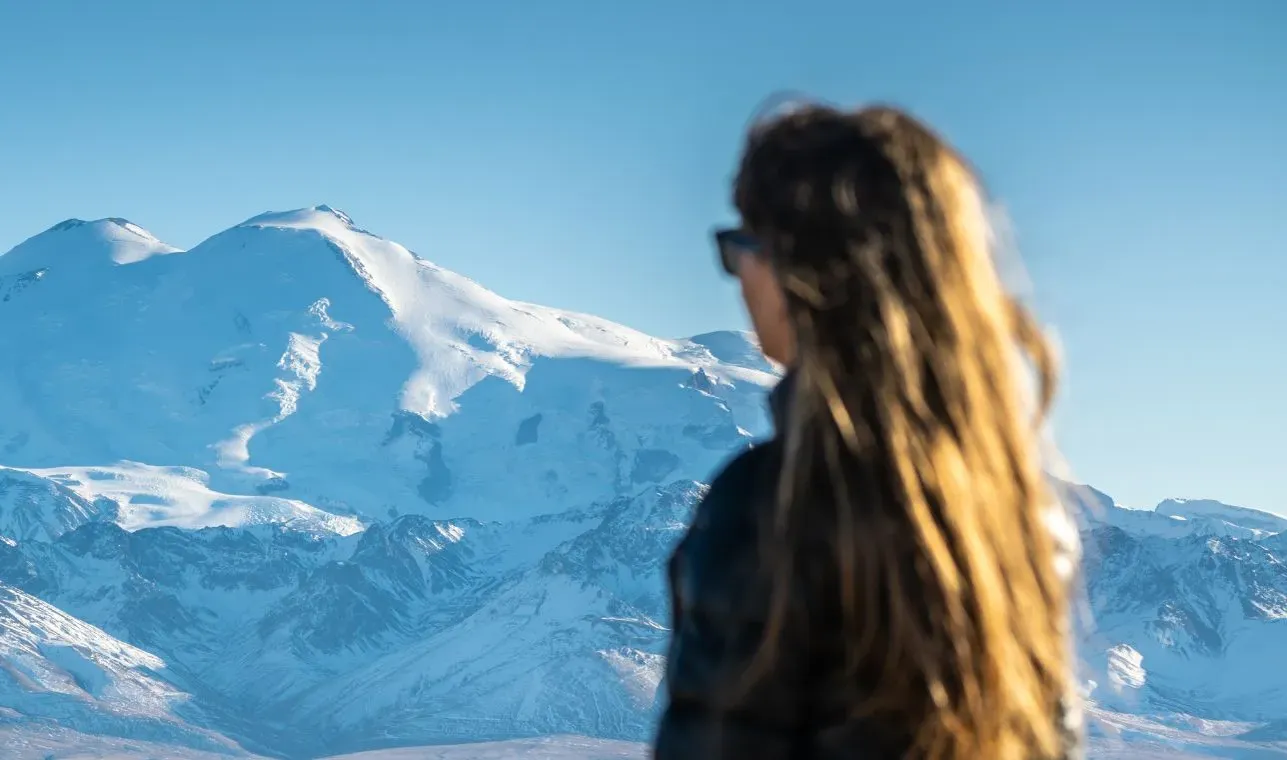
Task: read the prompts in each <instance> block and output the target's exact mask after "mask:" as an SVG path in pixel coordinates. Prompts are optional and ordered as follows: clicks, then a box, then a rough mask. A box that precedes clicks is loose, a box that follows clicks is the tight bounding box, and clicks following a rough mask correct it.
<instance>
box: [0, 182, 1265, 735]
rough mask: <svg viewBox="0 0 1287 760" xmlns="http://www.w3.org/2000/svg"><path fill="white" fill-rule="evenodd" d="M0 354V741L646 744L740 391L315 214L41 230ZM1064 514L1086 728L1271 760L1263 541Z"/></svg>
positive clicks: (741, 438)
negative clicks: (1078, 616)
mask: <svg viewBox="0 0 1287 760" xmlns="http://www.w3.org/2000/svg"><path fill="white" fill-rule="evenodd" d="M0 357H3V358H2V359H0V465H2V466H0V584H3V585H0V673H4V674H8V676H7V677H8V678H9V681H8V682H6V681H5V680H4V679H3V678H0V684H6V683H7V685H4V686H0V733H5V735H6V736H12V737H24V738H22V741H24V742H29V743H30V742H33V741H35V740H32V739H31V738H30V737H32V736H37V737H41V736H43V737H46V738H45V739H43V740H41V741H43V742H44V744H40V742H39V741H37V742H36V743H35V744H32V745H31V746H53V745H54V744H57V743H58V742H64V743H65V742H68V741H84V739H83V737H89V736H91V735H92V736H94V737H97V739H96V741H101V742H102V746H104V747H109V746H110V747H113V748H119V746H121V743H122V742H126V743H128V742H130V741H134V742H138V743H149V744H148V746H152V744H153V743H157V742H160V743H165V744H166V746H172V747H175V748H176V749H175V751H174V753H173V755H174V756H176V757H178V756H192V757H197V756H205V754H206V753H215V754H219V753H224V754H238V753H257V754H259V755H267V756H283V757H319V756H324V755H335V754H341V753H346V752H360V751H367V750H373V749H380V748H386V747H397V746H413V745H424V744H442V743H453V742H467V741H477V740H501V739H516V738H521V737H531V736H543V735H554V734H579V735H588V736H594V737H598V738H599V739H600V740H626V741H638V740H642V739H646V738H647V736H648V734H649V731H650V726H651V724H652V721H653V720H654V718H655V707H654V705H655V695H656V691H657V686H658V683H659V681H660V677H661V672H662V667H663V664H662V659H661V658H662V652H663V651H664V644H665V639H666V624H667V621H666V604H665V599H664V594H663V592H664V581H663V577H662V575H661V571H662V568H663V566H664V559H665V557H666V556H667V554H668V553H669V551H670V549H671V547H672V546H673V544H674V542H675V541H676V540H677V539H678V537H679V535H680V534H681V533H682V531H683V530H684V526H685V524H686V522H687V520H688V518H689V515H690V514H691V510H692V508H693V506H694V505H695V503H696V501H697V500H698V499H699V498H700V496H701V493H702V491H703V489H704V488H705V486H704V485H702V484H703V482H705V481H706V480H708V479H709V476H710V474H711V473H712V472H713V471H714V470H715V469H716V468H717V467H718V466H719V464H720V463H721V462H722V461H724V460H725V459H726V458H728V457H729V456H730V455H732V454H733V453H734V452H736V451H737V450H739V449H741V448H743V447H745V446H746V445H747V444H748V443H749V442H750V441H752V440H754V439H755V438H756V437H757V436H760V435H762V434H764V433H765V432H766V431H767V425H768V420H767V415H766V413H765V409H764V404H763V401H764V399H763V395H764V391H765V389H766V388H767V387H769V386H771V385H772V384H773V383H774V382H775V381H776V370H775V368H774V367H772V366H771V365H770V364H769V363H768V362H766V361H765V360H764V359H763V357H762V356H761V355H760V354H759V351H758V349H757V347H756V346H755V344H754V342H753V341H752V340H751V338H750V337H749V336H748V335H746V334H745V333H739V332H724V333H712V334H707V335H702V336H696V337H694V338H690V339H681V340H662V339H657V338H653V337H650V336H647V335H643V334H641V333H639V332H636V331H634V330H630V329H628V328H625V327H622V326H619V325H614V324H612V323H609V322H606V321H604V320H601V319H598V318H595V317H590V316H586V315H580V314H573V313H569V312H564V311H559V310H556V309H550V308H546V307H541V306H536V305H532V304H525V303H519V302H514V301H509V300H506V299H504V298H501V297H500V296H498V295H496V294H494V293H491V292H489V291H487V290H485V289H483V288H482V287H480V286H479V285H477V284H475V283H473V282H471V281H469V280H467V279H465V278H462V277H460V276H459V275H456V274H453V273H451V272H447V271H445V270H442V269H440V268H438V267H436V266H434V265H432V264H430V263H428V262H427V261H425V260H423V259H421V258H419V257H418V256H416V255H415V254H412V253H411V252H410V251H408V250H407V249H405V248H403V247H401V246H399V245H397V244H395V243H392V242H389V241H386V240H383V239H380V238H378V237H376V236H374V235H372V234H370V233H368V232H366V231H364V230H362V229H360V228H358V227H357V226H356V225H355V224H354V223H353V222H352V221H351V220H350V219H349V218H348V217H347V216H345V215H344V214H343V213H341V212H338V211H335V210H333V209H331V208H329V207H326V206H319V207H317V208H313V209H306V210H300V211H293V212H288V213H280V214H265V215H262V216H259V217H256V218H254V219H251V220H249V221H247V222H245V223H242V224H240V225H237V226H235V227H233V228H231V229H229V230H227V231H225V232H222V233H220V234H218V235H215V236H214V237H212V238H210V239H209V240H207V241H205V242H203V243H202V244H200V245H199V246H197V247H195V248H193V249H192V250H189V251H181V250H179V249H177V248H175V247H173V246H169V245H166V244H164V243H162V242H160V241H158V240H157V239H156V238H155V237H154V236H152V235H151V234H150V233H147V232H146V231H145V230H143V229H142V228H141V227H138V226H137V225H134V224H132V223H130V222H126V221H124V220H121V219H107V220H100V221H96V222H81V221H77V220H73V221H69V222H64V223H62V224H59V225H57V226H55V227H54V228H52V229H50V230H48V231H47V232H45V233H42V234H40V235H37V236H36V237H34V238H32V239H31V240H28V241H27V242H25V243H23V244H21V245H19V246H18V247H17V248H15V249H14V250H12V251H11V252H9V253H7V254H5V255H3V256H0ZM1066 495H1067V496H1068V498H1069V499H1070V500H1077V501H1082V502H1088V503H1089V502H1094V503H1095V504H1097V505H1098V508H1097V509H1088V510H1085V513H1084V515H1083V518H1082V528H1083V540H1084V542H1085V543H1086V545H1087V547H1088V564H1087V569H1088V587H1089V590H1090V594H1091V601H1092V604H1093V607H1094V612H1095V614H1096V616H1097V617H1098V618H1099V621H1100V624H1099V627H1098V628H1097V629H1096V630H1095V631H1093V633H1092V634H1091V635H1089V636H1088V641H1087V647H1086V652H1087V655H1088V667H1089V668H1090V673H1089V677H1090V678H1091V679H1092V680H1094V682H1095V685H1094V688H1093V689H1092V690H1091V697H1090V698H1091V699H1092V701H1093V702H1092V703H1093V705H1094V710H1095V711H1096V714H1097V715H1100V716H1101V717H1102V718H1103V720H1102V721H1101V724H1102V725H1103V726H1105V727H1107V728H1106V729H1105V730H1108V729H1111V728H1112V727H1113V726H1117V727H1119V728H1120V729H1121V731H1122V732H1125V733H1126V734H1130V735H1131V736H1132V737H1134V736H1141V735H1146V736H1149V737H1154V738H1156V737H1157V736H1161V735H1163V734H1166V735H1167V736H1168V737H1169V738H1167V739H1166V741H1168V742H1170V746H1172V747H1175V746H1179V744H1180V743H1185V742H1187V743H1188V744H1189V745H1192V746H1195V747H1198V748H1199V750H1201V747H1205V746H1207V745H1208V744H1210V745H1212V746H1214V745H1219V746H1221V747H1223V749H1222V750H1221V751H1232V748H1235V747H1237V748H1242V749H1245V748H1253V749H1254V747H1255V746H1259V747H1260V748H1261V749H1262V750H1265V751H1273V750H1272V747H1271V743H1272V742H1274V741H1279V740H1281V739H1282V737H1281V736H1277V735H1275V734H1274V731H1275V726H1276V725H1277V724H1275V723H1274V721H1275V719H1281V718H1282V716H1284V715H1287V694H1285V693H1284V691H1283V689H1282V686H1281V685H1280V684H1276V683H1274V681H1275V677H1274V674H1275V673H1276V672H1279V671H1280V670H1281V668H1282V665H1283V664H1287V659H1285V657H1287V655H1284V654H1282V653H1283V652H1287V627H1285V626H1287V622H1284V618H1287V602H1285V601H1284V596H1283V594H1284V593H1287V570H1285V569H1284V564H1283V561H1282V560H1283V559H1284V558H1285V557H1287V544H1285V543H1284V540H1287V539H1285V537H1287V533H1283V532H1282V529H1283V528H1284V527H1287V521H1284V520H1282V519H1281V518H1276V517H1274V516H1272V515H1268V514H1265V513H1261V512H1255V511H1254V510H1241V509H1238V508H1232V507H1226V506H1224V505H1219V504H1217V503H1214V502H1184V503H1180V502H1167V503H1165V504H1163V505H1161V506H1159V508H1158V509H1157V511H1154V512H1142V511H1134V510H1125V509H1122V508H1120V507H1118V506H1116V505H1114V504H1113V503H1112V500H1111V499H1109V498H1108V497H1106V496H1103V495H1102V494H1098V493H1097V492H1092V491H1090V490H1088V489H1084V488H1077V487H1071V486H1070V487H1067V489H1066ZM1274 663H1277V665H1276V666H1274V665H1273V664H1274ZM1277 680H1279V681H1283V680H1287V679H1281V678H1279V679H1277ZM131 705H133V706H131ZM1185 716H1197V717H1196V718H1192V717H1185ZM1198 718H1200V719H1201V720H1203V721H1206V722H1204V723H1201V725H1200V726H1199V725H1197V724H1196V723H1194V721H1196V720H1197V719H1198ZM1257 731H1258V732H1260V734H1259V735H1253V734H1252V733H1250V732H1257ZM1167 732H1169V733H1167ZM1238 734H1247V735H1248V736H1249V737H1253V738H1254V739H1255V741H1258V742H1260V744H1259V745H1253V744H1252V743H1251V741H1252V740H1251V739H1238V738H1236V735H1238ZM1180 736H1184V737H1189V738H1187V739H1181V738H1176V737H1180ZM68 737H71V738H68ZM76 737H81V738H76ZM1231 737H1233V738H1231ZM1257 737H1258V738H1257ZM15 741H16V739H15ZM1104 741H1116V739H1114V738H1113V737H1109V736H1105V738H1104ZM1132 741H1135V740H1134V739H1132ZM60 746H61V745H60ZM515 746H516V745H515ZM560 746H562V745H560ZM587 746H589V745H587ZM594 746H600V745H594ZM603 746H606V745H603ZM622 746H624V745H622ZM1103 746H1104V747H1106V748H1107V747H1108V745H1107V744H1104V745H1103ZM1130 746H1142V745H1140V744H1138V742H1136V743H1135V744H1132V745H1130ZM179 748H182V749H181V750H180V749H179ZM1266 748H1269V749H1266ZM1242 749H1239V751H1242ZM1199 750H1195V751H1199ZM113 751H115V750H113ZM148 751H150V750H148ZM1105 751H1108V750H1107V749H1106V750H1105ZM1202 751H1205V750H1202ZM185 753H186V754H185ZM33 756H34V755H33ZM444 756H445V755H444ZM1218 756H1220V755H1218ZM1225 756H1230V755H1225Z"/></svg>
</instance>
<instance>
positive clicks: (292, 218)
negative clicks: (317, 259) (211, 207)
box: [237, 203, 376, 237]
mask: <svg viewBox="0 0 1287 760" xmlns="http://www.w3.org/2000/svg"><path fill="white" fill-rule="evenodd" d="M237 226H238V227H279V228H286V229H315V230H318V231H320V232H328V231H340V230H347V231H350V232H360V233H363V234H366V235H370V236H371V237H376V236H375V235H372V234H371V233H370V232H367V231H366V230H362V229H359V228H358V227H357V226H356V225H355V224H354V223H353V218H352V217H350V216H349V215H348V214H346V213H344V212H343V211H340V210H339V209H337V208H335V207H333V206H329V205H327V204H325V203H323V204H321V205H319V206H311V207H308V208H297V209H292V210H290V211H266V212H264V213H262V214H259V215H257V216H253V217H251V218H250V219H247V220H246V221H244V222H242V223H241V224H239V225H237Z"/></svg>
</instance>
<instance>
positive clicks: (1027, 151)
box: [0, 0, 1287, 514]
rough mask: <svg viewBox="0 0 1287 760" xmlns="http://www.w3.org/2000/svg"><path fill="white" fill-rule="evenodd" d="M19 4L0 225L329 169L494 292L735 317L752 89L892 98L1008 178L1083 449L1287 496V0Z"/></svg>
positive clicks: (243, 191)
mask: <svg viewBox="0 0 1287 760" xmlns="http://www.w3.org/2000/svg"><path fill="white" fill-rule="evenodd" d="M362 5H363V4H358V3H352V2H343V3H341V2H329V1H328V0H311V1H310V2H307V3H302V2H298V3H297V2H289V1H287V0H274V1H273V2H264V3H259V2H253V3H252V2H245V1H241V0H233V1H230V0H225V1H224V2H220V3H201V4H198V3H172V2H159V1H157V2H141V1H140V0H116V1H115V2H112V3H94V4H91V3H78V2H68V1H65V0H49V2H41V3H22V4H17V3H6V4H3V5H0V250H7V249H8V248H9V247H11V246H12V245H14V244H17V243H18V242H20V241H21V240H22V239H24V238H26V237H28V236H30V235H32V234H35V233H36V232H39V231H40V230H42V229H44V228H46V227H48V226H50V225H52V224H54V223H55V222H58V221H60V220H62V219H65V218H68V217H72V216H78V217H84V218H97V217H102V216H124V217H127V218H129V219H131V220H133V221H135V222H136V223H138V224H141V225H142V226H144V227H147V228H148V229H150V230H152V231H153V232H154V233H156V234H157V235H158V236H160V237H162V238H163V239H165V240H167V241H169V242H171V243H173V244H175V245H180V246H191V245H194V244H196V243H197V242H199V241H200V240H201V239H203V238H204V237H206V236H208V235H210V234H213V233H215V232H217V231H219V230H221V229H223V228H225V227H228V226H230V225H232V224H234V223H236V222H239V221H241V220H243V219H245V218H247V217H249V216H252V215H254V214H256V213H259V212H261V211H264V210H269V209H285V208H295V207H300V206H308V205H314V204H318V203H323V202H325V203H329V204H331V205H333V206H336V207H339V208H342V209H344V210H346V211H347V212H348V213H349V214H350V215H351V216H353V217H354V218H355V219H356V220H357V222H358V223H359V224H361V225H363V226H365V227H367V228H369V229H372V230H373V231H376V232H378V233H380V234H382V235H384V236H386V237H390V238H393V239H395V240H398V241H400V242H403V243H405V244H406V245H408V246H409V247H411V248H412V249H413V250H416V251H417V252H419V253H420V254H422V255H423V256H425V257H427V258H430V259H432V260H434V261H436V262H438V263H440V264H442V265H444V266H447V267H450V268H453V269H456V270H458V271H460V272H462V273H465V274H467V275H469V276H471V277H473V278H475V279H477V280H479V281H481V282H483V283H484V284H486V285H488V286H489V287H491V288H493V289H495V290H497V291H498V292H500V293H502V294H504V295H507V296H511V297H515V298H522V299H526V300H531V301H537V302H544V303H550V304H554V305H559V306H563V307H568V308H575V309H580V310H584V311H589V312H594V313H599V314H602V315H604V316H608V317H611V318H614V319H617V320H619V321H622V322H626V323H628V324H631V325H633V326H636V327H639V328H642V329H645V330H648V331H651V332H654V333H659V334H664V335H682V334H693V333H698V332H702V331H705V330H710V329H718V328H724V327H734V326H741V325H743V324H744V320H743V317H742V314H741V312H740V309H739V306H738V303H737V301H736V297H735V293H734V290H733V289H732V288H731V287H730V286H729V285H728V284H727V283H726V282H724V281H722V280H721V279H720V278H719V277H718V276H717V274H716V270H715V268H714V266H713V263H712V262H713V259H712V256H711V252H710V249H709V246H708V244H707V237H706V235H707V230H708V229H709V227H710V226H711V225H712V224H713V223H715V222H718V221H722V220H724V219H727V218H728V215H729V209H728V204H727V195H728V193H727V189H728V182H729V175H730V172H731V169H732V164H733V161H734V158H735V154H736V151H737V147H738V140H739V138H740V136H741V132H742V129H743V127H744V125H745V123H746V119H747V117H748V115H749V114H750V112H751V111H752V109H753V108H754V107H755V106H756V104H757V103H758V102H759V101H760V100H761V99H762V98H763V97H764V96H765V95H767V94H768V93H770V92H772V91H774V90H778V89H783V88H789V89H799V90H805V91H808V92H811V93H814V94H816V95H819V96H822V97H826V98H828V99H831V100H837V101H842V102H853V103H858V102H863V101H870V100H886V101H892V102H896V103H900V104H903V105H906V106H909V107H911V108H912V109H914V110H915V111H917V112H918V113H920V114H921V115H922V116H924V117H926V118H927V119H929V120H930V121H932V122H933V123H935V124H936V125H938V126H939V127H940V128H941V129H942V130H943V131H944V132H946V133H947V134H948V135H949V136H950V137H951V138H952V139H953V140H954V141H955V142H956V143H957V144H958V145H959V146H960V147H961V148H962V149H963V150H964V151H965V152H966V153H967V154H968V155H969V156H970V157H971V158H972V159H973V160H974V162H975V163H976V164H977V165H978V166H979V167H980V168H981V169H982V171H983V173H984V175H985V178H986V181H987V183H988V185H989V187H990V189H991V190H992V192H993V193H994V194H995V195H996V196H997V197H998V198H999V200H1000V201H1002V202H1003V203H1004V204H1005V205H1006V207H1007V208H1008V209H1009V212H1010V215H1011V217H1012V219H1013V221H1014V224H1015V225H1016V227H1017V230H1018V240H1019V244H1020V246H1021V249H1022V251H1023V254H1024V256H1025V259H1026V262H1027V265H1028V269H1029V273H1030V275H1031V278H1032V280H1033V281H1034V283H1035V295H1036V299H1037V303H1038V305H1039V307H1040V309H1041V311H1042V314H1043V316H1044V317H1045V318H1046V319H1047V320H1049V321H1050V322H1051V323H1053V324H1054V325H1055V327H1056V328H1057V329H1058V332H1059V335H1060V339H1061V341H1062V343H1063V348H1064V352H1065V358H1066V361H1067V364H1068V377H1067V381H1066V383H1065V386H1064V391H1063V393H1062V396H1061V405H1060V412H1059V414H1058V417H1057V423H1058V427H1057V430H1058V432H1059V435H1060V440H1061V443H1062V446H1063V448H1064V451H1065V453H1066V455H1067V457H1068V458H1069V459H1070V460H1071V462H1072V464H1073V467H1074V470H1075V474H1076V475H1077V476H1078V477H1079V478H1080V479H1082V480H1085V481H1089V482H1092V483H1094V484H1095V485H1097V486H1099V487H1100V488H1102V489H1104V490H1106V491H1108V492H1110V493H1112V494H1113V495H1115V496H1116V497H1117V498H1118V499H1119V500H1121V501H1124V502H1125V503H1128V504H1130V505H1133V506H1149V505H1151V504H1152V503H1154V502H1156V501H1158V500H1159V499H1162V498H1164V497H1169V496H1187V497H1211V498H1218V499H1221V500H1224V501H1229V502H1233V503H1241V504H1245V505H1248V506H1258V507H1262V508H1270V509H1274V510H1276V511H1278V512H1281V513H1284V514H1287V487H1284V478H1283V475H1284V474H1287V443H1285V442H1284V437H1283V436H1284V432H1283V431H1284V428H1287V400H1285V399H1287V393H1285V390H1287V317H1285V316H1284V309H1283V308H1282V307H1280V304H1281V303H1282V296H1283V293H1284V291H1287V179H1285V178H1284V172H1285V171H1287V140H1284V139H1283V135H1284V134H1287V132H1285V131H1284V130H1285V129H1287V127H1284V124H1287V45H1284V44H1283V43H1282V40H1283V39H1284V38H1287V2H1282V0H1237V1H1236V2H1226V3H1217V2H1210V1H1209V0H1132V1H1131V2H1104V1H1103V0H1095V1H1093V2H1078V3H1032V2H1021V1H1020V0H984V1H981V2H973V3H960V2H955V0H940V1H939V2H930V1H929V0H918V1H916V2H907V3H866V2H857V1H856V0H849V2H841V1H839V0H836V1H834V2H829V1H825V0H799V1H798V2H795V3H781V2H770V1H768V0H739V1H738V2H733V1H732V0H719V1H716V0H653V1H652V2H648V3H625V2H607V1H599V0H580V1H578V2H571V1H567V0H541V2H531V1H530V0H508V1H505V2H501V1H500V0H477V1H476V2H471V3H435V2H425V3H419V4H415V3H392V2H385V3H371V4H369V5H370V6H372V7H366V8H364V7H362Z"/></svg>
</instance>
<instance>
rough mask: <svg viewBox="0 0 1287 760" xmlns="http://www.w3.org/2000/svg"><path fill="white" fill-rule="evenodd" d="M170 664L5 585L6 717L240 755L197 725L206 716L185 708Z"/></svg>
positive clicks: (1, 602)
mask: <svg viewBox="0 0 1287 760" xmlns="http://www.w3.org/2000/svg"><path fill="white" fill-rule="evenodd" d="M165 667H166V666H165V663H164V662H163V661H161V660H160V658H158V657H156V656H154V655H151V654H149V653H147V652H144V651H142V650H140V649H137V648H135V647H132V646H130V645H128V644H125V643H123V642H121V641H119V640H117V639H115V638H113V637H111V636H109V635H107V634H106V633H104V632H103V631H102V630H100V629H98V628H95V627H93V626H91V625H88V624H86V623H84V622H82V621H80V620H77V619H75V618H73V617H71V616H70V615H67V614H65V613H63V612H61V611H59V610H57V609H56V608H54V607H52V606H51V605H49V604H47V603H45V602H43V601H41V600H39V599H37V598H35V597H33V596H30V595H28V594H26V593H24V592H22V591H19V590H17V589H15V588H13V587H11V586H8V585H4V584H0V706H3V709H4V710H6V711H7V713H8V715H9V717H11V718H14V717H18V716H21V717H22V719H23V720H24V721H25V722H26V723H28V724H32V723H52V724H54V725H62V726H65V727H75V728H77V729H80V730H82V731H92V732H93V733H97V734H103V735H107V736H119V737H123V738H132V739H142V740H151V741H161V742H169V743H174V744H178V745H183V746H190V747H194V748H197V749H204V750H213V751H220V752H223V753H228V754H242V752H241V750H240V748H238V747H237V746H236V745H235V744H233V743H232V742H230V741H228V740H227V739H224V738H222V737H220V736H218V735H217V734H215V733H213V732H211V731H208V730H205V729H202V728H200V727H199V726H200V724H201V723H204V722H206V720H207V719H206V716H204V715H202V714H201V712H200V711H199V710H186V711H185V709H184V708H185V705H184V703H185V702H186V701H187V700H188V699H189V698H190V697H189V695H187V694H185V693H184V692H183V691H181V690H179V689H177V688H176V687H175V686H173V685H172V684H170V683H168V682H167V681H165V680H164V679H163V678H162V677H161V676H160V675H159V674H160V673H162V672H164V670H165ZM185 712H186V713H187V715H186V716H184V717H181V714H183V713H185ZM188 716H190V717H192V718H194V719H195V723H196V725H193V724H191V723H189V722H188V721H187V720H185V717H188Z"/></svg>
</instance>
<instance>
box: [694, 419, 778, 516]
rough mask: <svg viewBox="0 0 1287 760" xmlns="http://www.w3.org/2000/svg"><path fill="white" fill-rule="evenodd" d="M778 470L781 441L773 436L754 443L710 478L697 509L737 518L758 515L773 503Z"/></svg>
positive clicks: (714, 514) (715, 514) (713, 514)
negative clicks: (703, 497)
mask: <svg viewBox="0 0 1287 760" xmlns="http://www.w3.org/2000/svg"><path fill="white" fill-rule="evenodd" d="M781 470H782V446H781V444H780V443H779V442H778V441H777V440H776V439H771V440H768V441H764V442H762V443H756V444H754V445H752V446H750V447H748V448H747V449H745V450H744V451H742V452H741V453H740V454H737V455H736V456H734V457H732V458H731V459H730V460H729V461H728V462H727V463H726V464H725V465H724V467H723V469H721V470H720V472H719V474H718V475H716V476H715V478H714V479H713V480H712V481H711V485H710V490H709V491H708V492H707V494H706V498H705V499H703V500H702V505H701V507H700V508H699V511H706V512H709V513H711V514H710V515H709V516H710V517H712V518H719V519H721V520H725V519H735V520H738V521H740V520H742V519H744V518H749V517H752V516H754V515H757V514H760V510H762V509H764V508H767V507H768V505H770V504H771V503H772V502H773V499H774V496H775V495H776V492H777V486H778V477H779V474H780V472H781ZM698 517H701V515H698Z"/></svg>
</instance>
